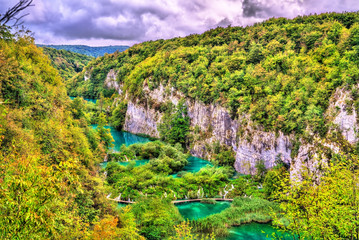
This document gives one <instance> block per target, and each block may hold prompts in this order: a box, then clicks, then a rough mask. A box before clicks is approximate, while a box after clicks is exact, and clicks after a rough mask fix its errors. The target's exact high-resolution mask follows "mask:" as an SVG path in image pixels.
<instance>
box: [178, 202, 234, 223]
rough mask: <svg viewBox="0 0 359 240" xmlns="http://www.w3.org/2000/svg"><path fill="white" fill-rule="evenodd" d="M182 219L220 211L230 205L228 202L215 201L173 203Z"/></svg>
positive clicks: (202, 216)
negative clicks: (212, 202)
mask: <svg viewBox="0 0 359 240" xmlns="http://www.w3.org/2000/svg"><path fill="white" fill-rule="evenodd" d="M175 206H176V207H177V208H178V211H179V212H180V213H181V215H182V216H183V218H184V219H190V220H192V219H199V218H204V217H207V216H209V215H212V214H215V213H219V212H222V211H223V210H224V209H226V208H229V207H230V206H231V203H230V202H217V203H216V204H209V203H201V202H189V203H180V204H176V205H175Z"/></svg>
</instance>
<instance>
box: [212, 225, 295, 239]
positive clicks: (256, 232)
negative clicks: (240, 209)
mask: <svg viewBox="0 0 359 240" xmlns="http://www.w3.org/2000/svg"><path fill="white" fill-rule="evenodd" d="M275 237H276V238H275ZM279 237H281V238H279ZM292 238H293V237H292V236H291V235H290V234H283V233H281V232H280V231H279V230H277V229H275V228H274V227H273V226H272V225H270V224H260V223H249V224H243V225H241V226H239V227H232V228H230V230H229V236H227V237H225V238H218V240H269V239H292Z"/></svg>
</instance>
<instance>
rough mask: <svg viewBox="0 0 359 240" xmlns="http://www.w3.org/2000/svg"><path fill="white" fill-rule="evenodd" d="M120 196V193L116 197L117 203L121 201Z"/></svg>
mask: <svg viewBox="0 0 359 240" xmlns="http://www.w3.org/2000/svg"><path fill="white" fill-rule="evenodd" d="M121 194H122V193H120V195H118V197H117V198H115V200H117V201H121Z"/></svg>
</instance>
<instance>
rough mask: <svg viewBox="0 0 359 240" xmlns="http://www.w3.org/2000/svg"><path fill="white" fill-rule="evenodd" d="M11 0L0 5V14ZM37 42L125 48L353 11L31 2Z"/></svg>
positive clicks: (245, 0)
mask: <svg viewBox="0 0 359 240" xmlns="http://www.w3.org/2000/svg"><path fill="white" fill-rule="evenodd" d="M16 2H17V0H0V13H1V12H4V11H6V9H7V8H8V7H10V6H12V5H14V4H15V3H16ZM34 3H35V5H36V6H35V7H32V8H31V9H28V11H27V12H29V13H30V16H28V17H27V18H26V19H25V20H26V22H25V23H26V25H27V26H28V27H29V29H30V30H33V31H34V32H35V36H36V40H37V42H41V43H55V44H65V43H73V42H76V43H77V42H83V43H86V44H90V45H92V44H96V45H98V44H101V43H102V42H104V43H106V44H109V43H111V44H128V43H131V44H132V43H137V42H141V41H146V40H156V39H159V38H171V37H177V36H185V35H188V34H192V33H202V32H204V31H206V30H208V29H210V28H213V27H216V26H222V27H226V26H228V25H232V26H235V25H248V24H253V23H254V22H258V21H263V20H265V19H267V18H270V17H290V18H292V17H295V16H297V15H303V14H309V13H314V12H315V13H322V12H328V11H339V12H342V11H356V10H359V2H358V1H357V0H326V1H324V0H323V1H319V0H318V1H317V0H221V1H219V0H171V1H168V0H151V1H149V0H131V1H128V0H34Z"/></svg>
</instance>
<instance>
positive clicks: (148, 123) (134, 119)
mask: <svg viewBox="0 0 359 240" xmlns="http://www.w3.org/2000/svg"><path fill="white" fill-rule="evenodd" d="M161 118H162V115H161V114H160V113H158V112H156V111H155V110H153V109H150V108H145V107H143V106H141V105H139V104H135V103H134V102H132V101H131V100H130V101H128V105H127V113H126V119H125V124H124V130H125V131H128V132H131V133H144V134H147V135H150V136H152V137H157V138H158V137H160V134H159V132H158V130H157V125H158V123H159V119H161Z"/></svg>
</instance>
